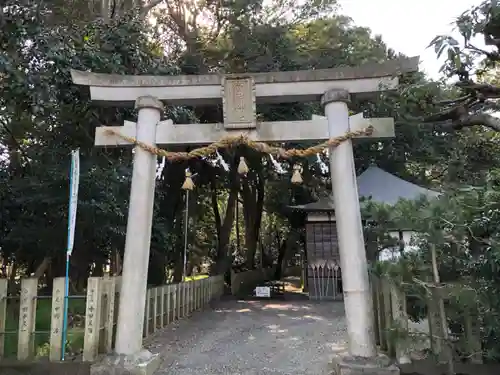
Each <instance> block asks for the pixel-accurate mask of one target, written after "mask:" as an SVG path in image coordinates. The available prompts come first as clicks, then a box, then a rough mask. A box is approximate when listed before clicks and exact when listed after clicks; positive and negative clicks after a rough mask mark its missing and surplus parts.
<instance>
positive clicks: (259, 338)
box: [148, 278, 500, 375]
mask: <svg viewBox="0 0 500 375" xmlns="http://www.w3.org/2000/svg"><path fill="white" fill-rule="evenodd" d="M346 339H347V337H346V323H345V316H344V306H343V304H342V302H321V303H317V302H314V301H309V300H308V299H307V297H306V296H305V295H304V294H302V293H301V290H300V279H298V278H289V279H288V282H287V284H286V296H285V298H284V299H279V300H277V299H273V300H259V301H257V300H255V299H245V300H234V299H228V300H223V301H220V302H218V303H217V304H216V305H215V306H214V309H213V310H205V311H201V312H196V313H194V315H193V316H192V317H190V318H189V319H185V320H181V321H177V322H174V323H172V324H170V325H169V326H168V327H167V328H166V329H165V330H163V331H161V332H159V333H157V334H156V335H154V336H153V337H152V338H151V340H148V347H149V349H150V350H151V351H152V352H157V353H161V355H162V357H163V363H162V366H161V367H160V369H159V370H158V371H157V372H156V373H155V375H167V374H168V375H191V374H197V375H198V374H204V375H220V374H224V375H226V374H235V375H331V374H332V368H331V365H330V364H331V363H332V358H333V357H334V356H335V354H336V353H339V352H343V351H345V349H346ZM456 370H457V372H458V373H461V374H466V375H500V365H471V364H457V366H456ZM445 371H446V366H436V365H435V364H434V363H432V361H429V360H422V361H416V362H413V363H412V364H410V365H404V366H402V368H401V373H402V375H442V374H445Z"/></svg>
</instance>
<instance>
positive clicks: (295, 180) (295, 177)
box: [291, 164, 303, 185]
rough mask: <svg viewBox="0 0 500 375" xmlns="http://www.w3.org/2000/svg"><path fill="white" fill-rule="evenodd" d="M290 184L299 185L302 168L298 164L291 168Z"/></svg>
mask: <svg viewBox="0 0 500 375" xmlns="http://www.w3.org/2000/svg"><path fill="white" fill-rule="evenodd" d="M291 181H292V184H294V185H300V184H301V183H302V182H303V180H302V166H301V165H300V164H295V165H294V166H293V174H292V180H291Z"/></svg>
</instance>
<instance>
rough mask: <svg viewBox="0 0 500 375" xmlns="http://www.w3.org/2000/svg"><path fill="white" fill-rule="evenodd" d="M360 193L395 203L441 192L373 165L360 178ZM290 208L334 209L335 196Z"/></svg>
mask: <svg viewBox="0 0 500 375" xmlns="http://www.w3.org/2000/svg"><path fill="white" fill-rule="evenodd" d="M357 182H358V193H359V197H360V198H366V199H369V198H371V201H372V202H376V203H383V204H388V205H391V206H393V205H395V204H396V203H397V202H398V201H399V200H400V199H406V200H416V199H418V198H420V197H421V196H426V197H427V198H435V197H438V196H439V195H440V193H439V192H437V191H434V190H429V189H426V188H423V187H421V186H418V185H415V184H413V183H411V182H408V181H405V180H403V179H402V178H399V177H397V176H394V175H393V174H391V173H389V172H386V171H384V170H383V169H380V168H379V167H377V166H371V167H369V168H368V169H366V170H365V171H364V172H363V173H361V174H360V175H359V176H358V178H357ZM290 208H292V209H295V210H301V211H308V212H319V211H333V210H334V205H333V198H332V197H331V196H330V197H326V198H322V199H319V200H318V201H317V202H312V203H307V204H302V205H297V206H290Z"/></svg>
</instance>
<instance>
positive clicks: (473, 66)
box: [427, 0, 500, 131]
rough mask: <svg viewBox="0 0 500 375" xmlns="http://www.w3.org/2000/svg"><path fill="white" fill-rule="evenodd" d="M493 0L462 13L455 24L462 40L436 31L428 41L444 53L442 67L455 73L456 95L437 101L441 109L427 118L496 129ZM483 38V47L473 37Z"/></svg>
mask: <svg viewBox="0 0 500 375" xmlns="http://www.w3.org/2000/svg"><path fill="white" fill-rule="evenodd" d="M499 9H500V8H499V5H498V4H497V2H496V1H491V0H486V1H484V2H483V3H481V4H480V5H479V6H476V7H473V8H472V9H470V10H468V11H466V12H464V13H462V14H461V15H460V16H459V17H458V18H457V20H456V21H455V25H456V26H457V29H458V30H459V32H460V34H461V37H462V38H463V41H462V43H460V42H459V41H457V40H456V39H454V38H452V37H450V36H446V35H439V36H437V37H436V38H434V40H433V41H432V42H431V46H434V48H435V50H436V53H437V55H438V57H439V56H441V55H442V54H443V53H445V54H446V57H447V59H446V63H445V65H444V66H443V68H442V71H443V72H444V73H445V74H446V75H447V76H448V77H450V78H451V77H456V78H457V82H455V83H454V85H453V86H454V88H455V90H454V91H455V92H456V95H455V96H454V97H453V98H451V99H449V100H445V101H442V102H440V103H438V104H439V105H440V106H441V107H442V109H441V110H440V111H439V112H438V113H436V114H434V115H433V116H430V117H429V118H427V121H432V122H437V121H444V122H447V123H448V125H449V126H451V127H452V128H453V129H462V128H464V127H472V126H477V125H482V126H486V127H488V128H490V129H492V130H494V131H500V119H499V118H498V117H496V116H494V115H493V113H492V112H495V111H497V110H498V104H497V100H496V99H498V98H499V96H500V88H499V86H498V71H497V63H498V62H499V61H500V50H499V48H500V12H499ZM476 37H480V38H482V39H483V40H484V44H485V45H486V49H482V48H478V47H477V46H476V45H475V43H474V38H476Z"/></svg>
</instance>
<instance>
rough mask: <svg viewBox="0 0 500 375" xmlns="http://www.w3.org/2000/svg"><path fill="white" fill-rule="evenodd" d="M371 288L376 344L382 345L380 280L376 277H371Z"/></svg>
mask: <svg viewBox="0 0 500 375" xmlns="http://www.w3.org/2000/svg"><path fill="white" fill-rule="evenodd" d="M370 286H371V290H372V300H373V321H374V333H375V343H376V344H377V345H380V327H379V324H380V321H379V315H380V306H379V304H378V278H377V277H376V276H374V275H370Z"/></svg>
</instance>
